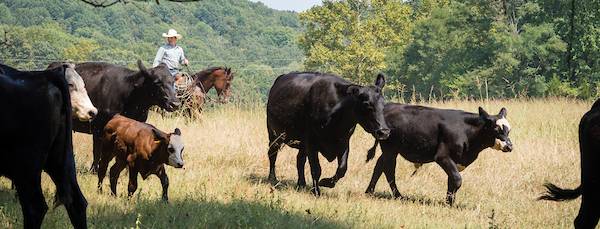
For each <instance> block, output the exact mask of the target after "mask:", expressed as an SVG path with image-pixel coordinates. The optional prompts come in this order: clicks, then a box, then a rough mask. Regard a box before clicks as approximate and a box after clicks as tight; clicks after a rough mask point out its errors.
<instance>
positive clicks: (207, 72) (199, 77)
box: [192, 67, 225, 80]
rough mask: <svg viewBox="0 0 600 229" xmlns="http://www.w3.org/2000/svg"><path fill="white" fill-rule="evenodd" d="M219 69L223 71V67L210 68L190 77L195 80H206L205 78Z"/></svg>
mask: <svg viewBox="0 0 600 229" xmlns="http://www.w3.org/2000/svg"><path fill="white" fill-rule="evenodd" d="M221 69H223V70H225V68H224V67H210V68H207V69H204V70H202V71H199V72H197V73H196V74H194V75H193V76H192V77H193V78H194V79H196V80H202V79H204V78H206V77H207V76H209V75H210V74H211V73H213V72H214V71H216V70H221Z"/></svg>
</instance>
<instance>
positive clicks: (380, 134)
mask: <svg viewBox="0 0 600 229" xmlns="http://www.w3.org/2000/svg"><path fill="white" fill-rule="evenodd" d="M373 136H374V137H375V138H377V140H385V139H387V138H388V137H389V136H390V129H388V128H381V129H378V130H376V131H374V132H373Z"/></svg>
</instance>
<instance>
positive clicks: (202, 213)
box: [0, 189, 348, 228]
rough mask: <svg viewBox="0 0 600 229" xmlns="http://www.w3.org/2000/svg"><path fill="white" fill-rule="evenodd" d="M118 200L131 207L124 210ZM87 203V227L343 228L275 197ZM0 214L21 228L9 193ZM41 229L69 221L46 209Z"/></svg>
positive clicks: (2, 196) (0, 200) (3, 193)
mask: <svg viewBox="0 0 600 229" xmlns="http://www.w3.org/2000/svg"><path fill="white" fill-rule="evenodd" d="M122 201H128V202H130V203H129V204H131V205H134V206H132V207H131V208H128V209H127V210H123V209H122V207H121V205H122ZM88 203H89V205H88V209H87V215H88V227H90V228H136V227H139V228H240V227H244V228H247V227H250V228H313V227H318V228H348V226H347V225H344V224H343V223H341V222H334V221H330V220H327V219H324V218H321V217H320V216H318V215H311V214H307V213H305V212H290V211H288V210H286V209H284V208H283V207H281V201H280V200H278V199H276V198H274V199H271V198H265V199H261V200H257V201H248V200H242V199H234V200H231V201H228V202H226V203H223V202H220V201H216V200H206V201H203V200H196V199H185V198H184V199H182V200H172V201H171V202H169V203H166V202H163V201H162V200H160V199H157V200H153V199H144V198H139V199H136V200H124V199H122V198H115V200H114V202H110V203H107V204H95V203H94V202H93V201H92V202H88ZM0 210H2V214H4V216H3V217H7V218H4V220H7V219H8V220H9V221H11V222H12V223H11V224H12V225H13V226H15V228H19V227H22V218H21V211H20V205H19V203H18V201H16V199H15V196H14V191H10V190H3V189H0ZM0 218H1V217H0ZM43 225H44V227H48V228H65V227H70V222H69V220H68V217H67V216H66V212H65V211H64V209H63V210H49V212H48V214H46V217H45V218H44V224H43Z"/></svg>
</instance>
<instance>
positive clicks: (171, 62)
mask: <svg viewBox="0 0 600 229" xmlns="http://www.w3.org/2000/svg"><path fill="white" fill-rule="evenodd" d="M162 36H163V37H165V38H167V43H166V44H165V45H163V46H161V47H160V48H158V51H157V52H156V57H155V58H154V63H153V64H152V67H156V66H158V65H159V64H161V63H164V64H166V65H167V67H168V68H169V72H170V73H171V75H172V76H173V77H175V80H176V81H178V80H179V79H180V78H181V77H182V76H183V75H182V73H181V72H179V70H180V69H181V67H180V64H183V65H188V64H189V61H188V59H187V58H185V55H184V53H183V48H181V46H178V45H177V40H178V39H181V37H182V35H181V34H178V33H177V31H175V30H174V29H169V31H168V32H167V33H163V34H162Z"/></svg>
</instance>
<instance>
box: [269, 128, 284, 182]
mask: <svg viewBox="0 0 600 229" xmlns="http://www.w3.org/2000/svg"><path fill="white" fill-rule="evenodd" d="M280 148H281V142H280V141H279V140H278V139H274V140H271V141H269V151H268V155H269V181H270V182H271V183H272V184H277V182H278V181H277V176H276V175H275V162H276V161H277V153H278V152H279V149H280Z"/></svg>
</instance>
